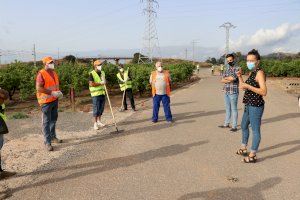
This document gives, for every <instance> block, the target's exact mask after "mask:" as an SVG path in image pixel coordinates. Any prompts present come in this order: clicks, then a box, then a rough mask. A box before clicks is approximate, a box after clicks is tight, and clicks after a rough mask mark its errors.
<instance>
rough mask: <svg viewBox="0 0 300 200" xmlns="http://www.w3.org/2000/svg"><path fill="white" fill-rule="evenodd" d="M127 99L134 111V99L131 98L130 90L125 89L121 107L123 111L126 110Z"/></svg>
mask: <svg viewBox="0 0 300 200" xmlns="http://www.w3.org/2000/svg"><path fill="white" fill-rule="evenodd" d="M127 97H128V98H129V100H130V104H131V108H132V109H135V104H134V98H133V93H132V89H126V91H125V96H124V103H123V106H124V109H125V110H127V100H126V99H127Z"/></svg>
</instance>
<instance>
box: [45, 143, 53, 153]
mask: <svg viewBox="0 0 300 200" xmlns="http://www.w3.org/2000/svg"><path fill="white" fill-rule="evenodd" d="M45 148H46V149H47V151H53V147H52V145H51V144H45Z"/></svg>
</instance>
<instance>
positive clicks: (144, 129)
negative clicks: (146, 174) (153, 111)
mask: <svg viewBox="0 0 300 200" xmlns="http://www.w3.org/2000/svg"><path fill="white" fill-rule="evenodd" d="M193 122H195V121H194V120H186V121H181V122H175V123H172V124H169V123H159V124H151V125H150V126H143V127H137V128H132V129H127V130H126V126H121V127H120V128H122V132H121V133H119V134H110V133H111V131H112V130H113V129H114V127H111V128H110V129H106V130H105V131H104V132H103V134H101V135H95V136H91V137H88V138H83V140H82V141H79V142H74V143H71V141H70V140H69V141H68V142H69V143H62V144H61V145H59V146H56V147H55V148H56V150H60V149H63V148H66V147H68V146H71V145H82V144H86V143H90V142H96V141H102V140H108V139H113V138H118V137H125V136H128V135H134V134H139V133H147V132H153V131H159V130H162V129H166V128H170V127H173V126H177V125H180V124H187V123H193ZM129 127H130V126H129Z"/></svg>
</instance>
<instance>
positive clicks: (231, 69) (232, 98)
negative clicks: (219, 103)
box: [219, 54, 240, 132]
mask: <svg viewBox="0 0 300 200" xmlns="http://www.w3.org/2000/svg"><path fill="white" fill-rule="evenodd" d="M234 59H235V58H234V55H233V54H228V55H226V60H227V64H228V66H227V67H226V70H225V73H224V74H223V77H222V80H221V82H222V83H224V87H223V92H224V100H225V108H226V117H225V121H224V124H223V125H221V126H219V127H220V128H230V126H229V124H230V122H232V123H231V125H232V126H231V129H230V131H232V132H236V131H237V120H238V110H237V104H238V98H239V80H238V77H237V72H238V71H239V70H240V68H239V67H238V66H237V65H236V63H235V61H234Z"/></svg>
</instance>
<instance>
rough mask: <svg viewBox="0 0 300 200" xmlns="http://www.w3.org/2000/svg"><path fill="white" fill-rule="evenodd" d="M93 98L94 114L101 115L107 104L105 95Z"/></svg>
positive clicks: (95, 115)
mask: <svg viewBox="0 0 300 200" xmlns="http://www.w3.org/2000/svg"><path fill="white" fill-rule="evenodd" d="M92 99H93V116H94V117H100V116H101V115H102V114H103V111H104V106H105V95H99V96H95V97H92Z"/></svg>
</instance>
